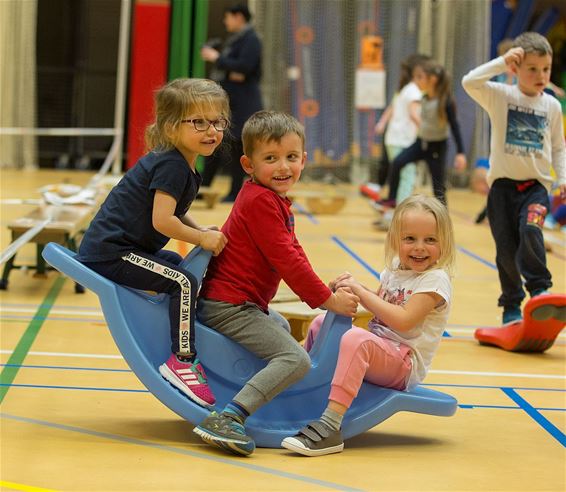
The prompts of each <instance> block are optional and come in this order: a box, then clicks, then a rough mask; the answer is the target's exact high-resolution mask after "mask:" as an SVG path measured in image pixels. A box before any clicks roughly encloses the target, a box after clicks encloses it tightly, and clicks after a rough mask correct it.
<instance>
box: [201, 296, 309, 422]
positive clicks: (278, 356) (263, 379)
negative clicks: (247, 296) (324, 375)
mask: <svg viewBox="0 0 566 492" xmlns="http://www.w3.org/2000/svg"><path fill="white" fill-rule="evenodd" d="M197 317H198V319H199V321H200V322H201V323H203V324H205V325H206V326H208V327H210V328H212V329H214V330H216V331H218V332H219V333H222V334H223V335H225V336H227V337H229V338H231V339H232V340H234V341H235V342H236V343H239V344H240V345H242V346H243V347H245V348H246V349H248V350H249V351H250V352H252V353H253V354H255V355H257V356H258V357H259V358H261V359H263V360H266V361H268V364H267V366H266V367H265V368H264V369H262V370H261V371H259V372H258V373H257V374H255V375H254V376H253V377H252V378H251V379H250V380H249V381H248V382H247V383H246V384H245V386H244V387H243V388H242V389H241V390H240V392H239V393H238V394H237V395H236V396H235V397H234V401H235V402H237V403H238V404H240V405H242V406H243V407H244V408H245V409H246V410H247V411H248V412H249V413H250V414H252V413H254V412H255V411H256V410H257V409H258V408H260V407H261V406H262V405H265V404H266V403H267V402H268V401H270V400H272V399H273V398H275V396H277V395H278V394H279V393H281V392H282V391H283V390H285V388H287V387H288V386H291V385H292V384H294V383H296V382H297V381H299V380H300V379H301V378H303V377H304V376H305V375H306V374H307V372H308V371H309V369H310V367H311V360H310V357H309V355H308V354H307V352H306V351H305V350H304V349H303V347H301V345H300V344H299V343H298V342H297V341H296V340H295V339H294V338H293V337H292V336H291V334H290V333H289V331H288V330H286V329H285V324H287V323H286V320H285V319H284V318H283V317H282V316H281V315H280V314H279V313H276V312H274V311H270V314H269V315H267V314H265V313H264V312H263V311H262V310H261V309H259V308H258V307H257V306H256V305H255V304H252V303H246V304H241V305H235V304H229V303H227V302H221V301H213V300H211V299H203V298H199V299H198V304H197ZM287 326H288V324H287Z"/></svg>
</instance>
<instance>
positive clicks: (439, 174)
mask: <svg viewBox="0 0 566 492" xmlns="http://www.w3.org/2000/svg"><path fill="white" fill-rule="evenodd" d="M446 146H447V142H446V140H442V141H440V142H427V149H426V156H425V160H426V163H427V165H428V169H429V171H430V176H431V178H432V191H433V193H434V196H435V197H436V198H438V199H439V200H440V201H441V202H442V203H444V204H445V205H446Z"/></svg>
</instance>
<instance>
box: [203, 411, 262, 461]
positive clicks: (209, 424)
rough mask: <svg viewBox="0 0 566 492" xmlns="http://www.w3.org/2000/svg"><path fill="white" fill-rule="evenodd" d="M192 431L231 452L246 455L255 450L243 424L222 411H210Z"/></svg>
mask: <svg viewBox="0 0 566 492" xmlns="http://www.w3.org/2000/svg"><path fill="white" fill-rule="evenodd" d="M193 432H194V433H195V434H198V435H199V436H200V437H201V438H202V440H203V441H204V442H206V443H207V444H212V445H214V446H218V447H219V448H222V449H225V450H226V451H229V452H231V453H233V454H237V455H241V456H248V455H250V454H252V453H253V452H254V450H255V442H254V440H253V439H252V438H251V437H250V436H248V435H246V431H245V429H244V426H243V425H242V424H241V423H240V422H238V421H237V420H235V419H233V418H232V417H230V416H228V415H226V414H225V413H224V412H223V413H220V414H218V413H216V412H212V413H211V414H210V415H209V416H208V417H206V418H205V419H204V420H203V421H202V422H201V423H200V424H199V425H198V426H196V427H195V428H194V429H193Z"/></svg>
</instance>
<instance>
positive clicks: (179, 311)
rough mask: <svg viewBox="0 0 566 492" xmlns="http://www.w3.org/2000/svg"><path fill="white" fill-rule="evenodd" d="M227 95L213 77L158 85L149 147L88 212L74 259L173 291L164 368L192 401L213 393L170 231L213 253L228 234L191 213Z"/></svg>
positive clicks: (124, 279) (192, 286)
mask: <svg viewBox="0 0 566 492" xmlns="http://www.w3.org/2000/svg"><path fill="white" fill-rule="evenodd" d="M229 112H230V110H229V105H228V97H227V95H226V92H225V91H224V89H222V88H221V87H220V86H219V85H218V84H216V83H215V82H212V81H210V80H203V79H177V80H173V81H171V82H169V83H168V84H167V85H165V86H164V87H162V88H161V89H160V90H158V91H157V93H156V97H155V121H154V122H153V123H152V124H151V125H149V126H148V127H147V129H146V135H145V137H146V144H147V147H148V149H149V152H148V153H147V154H146V155H144V156H143V157H141V158H140V160H139V161H138V162H137V163H136V165H135V166H134V167H133V168H132V169H130V170H129V171H128V172H127V173H126V174H125V175H124V177H123V178H122V180H121V181H120V182H119V183H118V185H117V186H116V187H115V188H114V189H113V190H112V191H111V192H110V194H109V195H108V197H107V198H106V200H105V201H104V203H103V204H102V206H101V207H100V210H99V211H98V213H97V214H96V216H95V217H94V219H93V220H92V222H91V224H90V226H89V228H88V230H87V231H86V233H85V235H84V237H83V240H82V242H81V245H80V248H79V255H78V257H77V259H78V260H79V261H81V262H82V263H84V264H85V265H87V266H88V267H89V268H91V269H93V270H94V271H96V272H97V273H99V274H100V275H103V276H104V277H106V278H108V279H110V280H112V281H114V282H116V283H119V284H122V285H125V286H127V287H132V288H135V289H141V290H150V291H155V292H165V293H167V294H168V295H169V296H170V303H169V318H170V327H171V352H172V354H171V356H170V357H169V358H168V360H167V361H164V363H163V364H162V365H161V366H160V367H159V372H160V373H161V375H162V376H163V377H164V378H165V379H166V380H167V381H169V382H170V383H171V384H172V385H174V386H175V387H177V388H178V389H180V390H181V391H182V392H183V393H185V394H186V395H187V396H188V397H189V398H191V399H192V400H193V401H195V402H196V403H198V404H199V405H202V406H204V407H212V406H213V405H214V403H215V398H214V395H213V394H212V392H211V390H210V388H209V387H208V384H207V380H206V375H205V373H204V369H203V368H202V365H201V364H200V362H199V359H198V358H197V353H196V348H195V333H194V320H195V303H196V294H197V289H198V285H197V282H196V280H195V278H194V277H193V276H192V275H191V274H190V273H188V272H187V271H185V270H184V269H182V268H180V267H179V266H178V265H179V263H180V262H181V260H182V258H181V256H180V255H179V254H178V253H176V252H173V251H167V250H164V249H163V247H164V246H165V245H166V244H167V242H168V241H169V240H170V239H177V240H178V241H185V242H187V243H191V244H194V245H198V246H201V247H202V248H203V249H205V250H208V251H212V253H213V254H214V255H218V254H219V253H220V252H221V251H222V249H223V248H224V246H225V245H226V237H225V236H224V234H223V233H222V232H220V231H219V230H218V227H216V226H206V227H203V226H199V225H198V224H197V223H196V222H195V221H194V220H193V218H192V217H191V216H190V215H189V214H188V210H189V208H190V206H191V204H192V202H193V200H194V199H195V197H196V195H197V193H198V190H199V187H200V184H201V181H202V178H201V176H200V174H199V173H198V171H197V170H196V167H195V164H196V160H197V157H198V156H199V155H203V156H209V155H211V154H212V153H213V152H214V150H215V149H216V148H217V147H218V145H220V143H221V142H222V138H223V136H224V130H226V129H227V128H228V125H229V120H228V118H229Z"/></svg>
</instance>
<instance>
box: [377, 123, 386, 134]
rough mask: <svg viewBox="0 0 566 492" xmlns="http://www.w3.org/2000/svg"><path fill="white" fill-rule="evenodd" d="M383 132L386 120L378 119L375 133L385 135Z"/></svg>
mask: <svg viewBox="0 0 566 492" xmlns="http://www.w3.org/2000/svg"><path fill="white" fill-rule="evenodd" d="M383 132H385V122H382V121H378V122H377V124H376V125H375V133H376V134H377V135H383Z"/></svg>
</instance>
